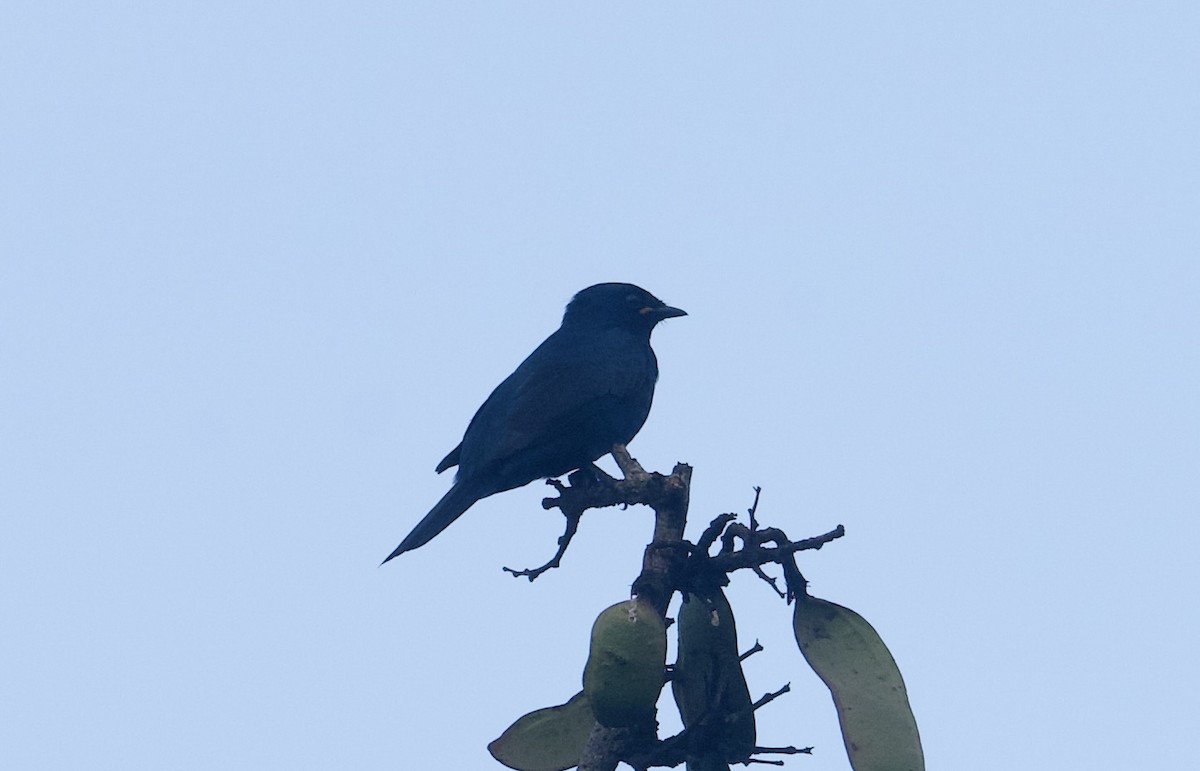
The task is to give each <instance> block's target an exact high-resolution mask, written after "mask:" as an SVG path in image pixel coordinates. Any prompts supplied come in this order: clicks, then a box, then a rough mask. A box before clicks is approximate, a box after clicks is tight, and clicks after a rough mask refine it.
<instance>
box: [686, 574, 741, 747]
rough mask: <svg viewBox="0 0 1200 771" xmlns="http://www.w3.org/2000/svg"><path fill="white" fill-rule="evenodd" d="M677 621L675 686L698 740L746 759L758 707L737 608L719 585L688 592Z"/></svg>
mask: <svg viewBox="0 0 1200 771" xmlns="http://www.w3.org/2000/svg"><path fill="white" fill-rule="evenodd" d="M677 621H678V623H677V624H676V627H677V628H678V634H679V652H678V655H677V658H676V660H675V675H674V677H673V678H672V680H671V688H672V691H673V692H674V695H675V703H676V705H678V707H679V714H680V717H682V718H683V724H684V725H685V726H686V727H688V728H689V729H690V730H691V733H692V743H693V744H692V746H693V747H694V748H696V749H699V750H706V749H714V750H716V751H717V755H718V756H719V757H721V758H724V759H725V760H727V761H729V762H739V761H742V760H745V759H747V758H748V757H750V754H751V753H752V752H753V751H754V744H755V727H754V711H753V709H752V708H751V700H750V689H749V688H748V687H747V685H746V677H745V675H744V674H743V673H742V664H741V661H739V659H738V643H737V626H736V624H735V622H734V619H733V609H732V608H731V607H730V606H729V601H728V600H727V599H726V598H725V593H724V592H722V591H721V590H720V589H719V588H717V589H714V590H713V591H710V592H703V593H698V594H689V595H687V598H686V601H685V602H684V603H683V606H682V607H681V608H680V609H679V616H678V619H677ZM692 761H693V759H692V758H691V757H689V759H688V763H689V764H691V763H692Z"/></svg>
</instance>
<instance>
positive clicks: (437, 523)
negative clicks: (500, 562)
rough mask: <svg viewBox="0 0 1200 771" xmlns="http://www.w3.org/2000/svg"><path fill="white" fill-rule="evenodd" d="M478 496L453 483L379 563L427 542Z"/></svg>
mask: <svg viewBox="0 0 1200 771" xmlns="http://www.w3.org/2000/svg"><path fill="white" fill-rule="evenodd" d="M479 498H480V496H479V494H478V493H476V492H475V491H474V490H473V489H471V488H470V487H464V486H463V485H462V484H459V483H457V482H456V483H455V484H454V486H453V487H451V488H450V489H449V490H447V491H446V494H445V495H443V496H442V499H441V500H440V501H438V502H437V503H436V504H434V507H433V508H432V509H430V510H429V513H428V514H426V515H425V518H424V519H422V520H421V521H420V522H418V523H417V526H416V527H414V528H413V529H412V532H411V533H409V534H408V535H407V536H405V537H404V540H403V541H401V542H400V545H399V546H397V547H396V549H395V551H393V552H392V553H391V554H389V555H388V556H387V559H385V560H384V561H383V562H381V563H380V564H381V565H382V564H385V563H386V562H387V561H388V560H390V559H392V558H394V557H399V556H400V555H401V554H403V553H404V552H406V551H412V550H413V549H416V548H417V547H419V546H424V545H425V544H427V543H429V541H430V540H432V539H433V537H434V536H436V535H437V534H438V533H440V532H442V531H443V530H445V529H446V528H448V527H450V523H452V522H453V521H454V520H456V519H458V518H459V517H460V516H462V513H463V512H464V511H466V510H467V509H469V508H471V504H473V503H475V501H477V500H479Z"/></svg>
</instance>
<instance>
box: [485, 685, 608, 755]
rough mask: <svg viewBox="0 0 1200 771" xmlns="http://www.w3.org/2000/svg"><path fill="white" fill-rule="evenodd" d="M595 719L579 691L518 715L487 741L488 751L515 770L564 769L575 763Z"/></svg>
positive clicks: (585, 699) (585, 698)
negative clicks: (567, 698)
mask: <svg viewBox="0 0 1200 771" xmlns="http://www.w3.org/2000/svg"><path fill="white" fill-rule="evenodd" d="M595 722H596V721H595V718H593V717H592V708H591V706H590V705H589V704H588V700H587V697H586V696H584V695H583V692H580V693H577V694H575V695H574V696H572V697H571V700H570V701H568V702H567V703H566V704H560V705H559V706H557V707H547V708H545V709H539V710H537V711H535V712H530V713H529V714H528V715H525V716H524V717H521V718H519V719H518V720H517V722H515V723H513V724H512V725H510V726H509V727H508V729H507V730H506V731H505V732H504V733H502V734H501V735H500V738H499V739H496V740H495V741H494V742H492V743H491V744H489V745H488V752H490V753H492V757H493V758H495V759H496V760H498V761H500V762H501V763H503V764H504V765H506V766H508V767H509V768H515V769H517V771H566V769H568V768H574V767H575V766H577V765H578V764H579V757H580V755H582V754H583V747H584V745H585V744H587V740H588V736H589V735H590V734H591V732H592V726H593V725H595Z"/></svg>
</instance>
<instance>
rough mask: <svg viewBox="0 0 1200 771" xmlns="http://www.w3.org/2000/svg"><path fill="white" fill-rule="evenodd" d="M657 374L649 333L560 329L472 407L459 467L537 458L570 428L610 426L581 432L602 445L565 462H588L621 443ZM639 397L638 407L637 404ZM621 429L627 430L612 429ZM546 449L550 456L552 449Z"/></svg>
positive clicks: (641, 413)
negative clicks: (598, 434)
mask: <svg viewBox="0 0 1200 771" xmlns="http://www.w3.org/2000/svg"><path fill="white" fill-rule="evenodd" d="M657 377H658V368H657V363H656V362H655V360H654V354H653V352H652V351H651V350H650V346H649V341H648V339H643V338H641V337H639V336H637V335H634V334H631V333H629V332H627V331H625V330H621V329H611V330H603V331H601V332H600V333H598V334H597V333H593V334H589V335H586V336H583V335H572V334H564V330H562V329H560V330H558V331H557V332H555V333H554V334H553V335H551V336H550V337H548V338H547V339H546V340H545V342H543V343H542V344H541V345H540V346H538V348H537V349H536V350H535V351H534V352H533V353H531V354H530V355H529V357H528V358H526V359H525V361H524V362H522V363H521V365H520V366H519V367H517V369H516V371H514V372H513V373H512V374H511V375H509V376H508V378H506V379H505V380H504V382H502V383H501V384H500V385H499V386H497V387H496V390H494V391H493V392H492V394H491V396H489V397H488V399H487V401H485V402H484V403H483V406H481V407H480V408H479V411H478V412H476V414H475V417H474V418H473V419H472V420H471V424H470V426H468V428H467V432H466V436H465V437H464V438H463V443H462V447H461V451H460V453H459V460H460V461H461V465H460V468H462V469H464V471H465V470H466V469H473V468H480V469H482V468H487V467H496V466H498V465H501V464H504V463H506V462H507V461H509V460H510V459H513V458H516V457H519V456H521V455H522V454H528V455H531V456H537V455H538V454H539V452H540V451H542V450H546V449H547V448H552V447H553V446H555V445H558V446H561V445H562V444H563V443H564V441H566V440H565V439H564V437H567V438H570V436H571V434H572V433H578V432H580V431H581V430H583V431H585V432H591V433H595V432H596V431H597V429H596V428H595V427H596V426H598V425H599V426H609V425H611V426H613V429H612V431H613V433H614V436H613V437H612V438H611V439H610V438H608V437H584V438H583V439H584V440H587V439H591V440H592V442H591V443H594V442H595V441H597V440H599V441H600V442H601V443H602V444H603V443H604V442H607V445H608V446H606V447H604V448H603V449H601V450H599V451H597V454H596V455H595V456H593V457H592V458H585V459H582V460H579V459H577V458H575V457H573V456H572V457H570V458H567V459H565V461H564V462H570V463H575V464H579V463H586V462H588V461H591V460H595V458H596V457H599V455H600V454H603V451H604V450H607V449H608V447H610V446H611V444H612V443H613V442H616V441H628V439H630V438H632V433H636V431H637V429H638V428H640V427H641V424H642V422H643V421H644V420H645V417H646V415H645V412H646V411H648V410H649V406H650V405H649V399H650V396H651V395H652V393H653V388H654V382H655V380H656V379H657ZM643 395H644V401H645V406H644V409H643V408H642V406H641V405H640V402H641V401H643V399H642V398H640V397H642V396H643ZM624 413H630V414H628V415H626V414H624ZM627 426H630V427H627ZM603 432H604V431H602V433H603ZM622 433H628V434H630V435H629V436H619V435H617V434H622ZM564 453H567V454H570V453H569V452H568V451H567V450H564ZM550 454H551V455H553V454H554V453H553V451H552V449H551V450H550ZM551 460H559V459H558V458H551ZM550 465H551V466H556V465H561V463H550ZM575 467H576V466H575V465H571V468H575ZM565 470H570V469H564V470H557V469H550V468H547V469H544V470H543V469H538V470H537V471H536V472H534V473H533V475H532V476H530V478H529V479H525V480H523V481H521V482H520V484H524V483H526V482H528V481H531V480H532V479H534V478H536V477H537V476H543V475H547V476H548V475H551V474H559V473H563V471H565ZM514 481H515V480H514Z"/></svg>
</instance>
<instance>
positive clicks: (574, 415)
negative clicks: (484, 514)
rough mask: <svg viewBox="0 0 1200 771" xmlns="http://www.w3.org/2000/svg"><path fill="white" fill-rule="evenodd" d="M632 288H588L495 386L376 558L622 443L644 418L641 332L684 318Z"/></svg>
mask: <svg viewBox="0 0 1200 771" xmlns="http://www.w3.org/2000/svg"><path fill="white" fill-rule="evenodd" d="M686 315H687V314H686V313H685V312H684V311H681V310H680V309H678V308H672V307H671V306H669V305H666V304H665V303H663V302H662V300H659V299H658V298H657V297H655V296H654V295H652V294H650V293H649V292H647V291H646V290H645V289H642V288H640V287H637V286H634V285H633V284H615V283H614V284H597V285H595V286H590V287H588V288H587V289H584V290H583V291H581V292H579V294H577V295H575V297H573V298H572V299H571V302H570V303H568V304H567V309H566V313H564V314H563V320H562V326H560V327H559V328H558V330H557V331H556V332H555V333H554V334H552V335H550V337H548V338H546V340H545V342H543V343H542V344H541V345H539V346H538V347H537V349H536V350H535V351H534V352H533V353H531V354H529V358H527V359H525V361H523V362H521V366H519V367H517V369H516V371H515V372H513V373H512V374H511V375H509V376H508V377H507V378H506V379H505V380H504V382H503V383H501V384H500V385H498V386H496V390H494V391H492V395H491V396H489V397H488V398H487V401H485V402H484V403H483V406H482V407H480V408H479V411H478V412H476V413H475V417H473V418H472V419H471V423H470V424H469V425H468V426H467V432H466V434H464V435H463V440H462V442H460V443H459V445H458V446H457V447H455V448H454V449H453V450H451V451H450V453H449V454H448V455H446V457H445V458H443V459H442V462H441V463H439V464H438V465H437V471H438V473H441V472H443V471H445V470H446V469H448V468H450V467H451V466H458V474H457V475H456V476H455V479H454V485H453V486H452V487H451V488H450V490H449V491H448V492H447V493H446V494H445V495H444V496H442V499H441V500H440V501H438V502H437V504H436V505H435V506H434V507H433V508H432V509H431V510H430V512H429V513H428V514H426V515H425V518H424V519H422V520H421V521H420V522H418V523H417V526H416V527H414V528H413V530H412V532H411V533H409V534H408V536H407V537H405V539H404V540H403V541H401V543H400V545H399V546H397V547H396V550H395V551H393V552H392V553H391V554H389V555H388V558H387V559H385V560H384V562H387V561H388V560H390V559H392V558H393V557H396V556H399V555H400V554H403V553H404V552H406V551H410V550H412V549H415V548H417V547H418V546H423V545H424V544H426V543H428V542H429V541H430V539H432V538H433V537H434V536H436V535H437V534H438V533H440V532H442V531H443V530H445V529H446V528H447V527H449V526H450V523H451V522H453V521H454V520H456V519H458V518H459V516H461V515H462V513H463V512H464V511H466V510H467V509H468V508H470V507H471V505H472V504H474V503H475V501H478V500H479V499H480V498H486V497H487V496H489V495H494V494H495V493H499V492H502V491H504V490H512V489H513V488H516V487H521V486H522V485H526V484H529V483H530V482H532V481H533V480H535V479H543V478H549V477H557V476H562V475H563V474H566V473H568V472H570V471H574V470H575V469H579V468H583V467H585V466H589V465H590V464H592V463H593V462H594V461H596V460H597V459H598V458H600V457H601V456H603V455H605V454H607V453H609V452H611V451H612V448H613V445H614V444H626V443H628V442H629V441H630V440H631V439H633V437H634V436H635V435H636V434H637V432H638V431H639V430H640V429H641V427H642V424H643V423H645V422H646V416H647V415H649V414H650V402H651V400H652V399H653V398H654V383H655V381H656V380H658V360H657V359H655V357H654V351H653V350H651V348H650V332H651V330H653V329H654V326H655V325H656V324H658V322H660V321H662V320H663V319H669V318H672V317H675V316H686Z"/></svg>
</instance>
